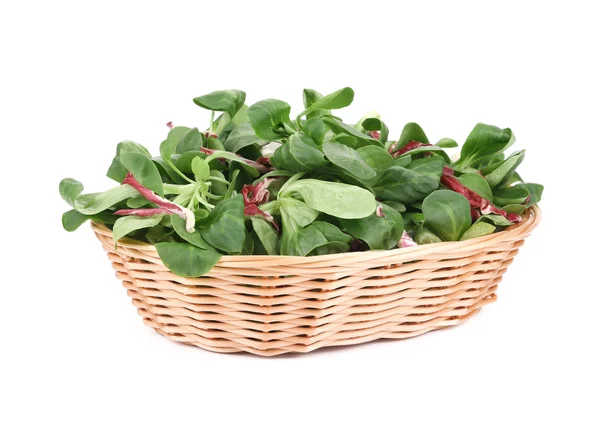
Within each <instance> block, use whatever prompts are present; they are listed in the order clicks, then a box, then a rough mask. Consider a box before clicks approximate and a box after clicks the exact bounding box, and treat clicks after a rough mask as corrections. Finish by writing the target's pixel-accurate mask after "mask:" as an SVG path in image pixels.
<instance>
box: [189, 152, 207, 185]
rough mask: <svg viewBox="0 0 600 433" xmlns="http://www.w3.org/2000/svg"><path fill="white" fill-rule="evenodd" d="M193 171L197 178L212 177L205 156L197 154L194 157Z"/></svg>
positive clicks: (205, 178)
mask: <svg viewBox="0 0 600 433" xmlns="http://www.w3.org/2000/svg"><path fill="white" fill-rule="evenodd" d="M192 172H193V173H194V176H196V180H207V179H208V178H209V177H210V166H209V165H208V162H206V161H205V160H204V159H203V158H201V157H199V156H196V157H194V159H192Z"/></svg>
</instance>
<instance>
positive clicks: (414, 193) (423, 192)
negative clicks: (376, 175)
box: [374, 165, 440, 204]
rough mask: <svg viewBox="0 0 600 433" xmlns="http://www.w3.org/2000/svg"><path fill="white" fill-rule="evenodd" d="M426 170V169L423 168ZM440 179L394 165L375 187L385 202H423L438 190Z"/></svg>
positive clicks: (376, 192) (378, 195) (377, 193)
mask: <svg viewBox="0 0 600 433" xmlns="http://www.w3.org/2000/svg"><path fill="white" fill-rule="evenodd" d="M423 169H425V167H423ZM439 185H440V183H439V178H438V179H436V178H435V177H433V176H432V175H431V174H429V173H428V174H423V173H419V172H417V171H414V170H410V169H408V168H405V167H399V166H396V165H392V166H391V167H390V168H388V169H387V170H386V171H385V172H384V173H383V175H382V176H381V178H380V179H379V182H377V184H376V185H375V187H374V190H375V194H376V195H377V197H379V198H381V199H383V200H392V201H398V202H400V203H405V204H408V203H412V202H414V201H417V200H421V199H422V198H424V197H426V196H427V195H428V194H430V193H432V192H433V191H435V190H436V189H438V187H439Z"/></svg>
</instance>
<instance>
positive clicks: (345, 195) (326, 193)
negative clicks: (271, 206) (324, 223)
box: [280, 179, 376, 219]
mask: <svg viewBox="0 0 600 433" xmlns="http://www.w3.org/2000/svg"><path fill="white" fill-rule="evenodd" d="M292 193H298V194H300V196H301V197H302V199H303V200H304V202H305V203H306V204H307V205H309V206H310V207H312V208H313V209H316V210H318V211H319V212H323V213H326V214H328V215H332V216H335V217H338V218H346V219H354V218H365V217H367V216H369V215H371V214H372V213H373V212H375V208H376V203H375V197H373V194H371V193H370V192H369V191H367V190H366V189H363V188H360V187H358V186H354V185H348V184H344V183H335V182H326V181H323V180H317V179H301V180H298V181H295V182H294V183H292V184H291V185H290V186H288V187H286V189H285V195H288V196H289V195H290V194H292ZM281 194H282V193H281V192H280V195H281Z"/></svg>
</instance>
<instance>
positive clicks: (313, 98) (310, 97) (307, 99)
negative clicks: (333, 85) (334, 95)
mask: <svg viewBox="0 0 600 433" xmlns="http://www.w3.org/2000/svg"><path fill="white" fill-rule="evenodd" d="M302 97H303V101H304V108H310V106H311V105H313V104H314V103H315V102H317V101H319V100H320V99H323V95H322V94H320V93H319V92H317V91H316V90H313V89H304V92H303V95H302ZM327 114H331V111H329V110H316V111H312V112H310V113H308V114H307V115H306V118H307V119H310V118H314V117H321V116H325V115H327Z"/></svg>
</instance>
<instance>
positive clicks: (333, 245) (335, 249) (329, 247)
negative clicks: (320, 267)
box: [307, 241, 350, 256]
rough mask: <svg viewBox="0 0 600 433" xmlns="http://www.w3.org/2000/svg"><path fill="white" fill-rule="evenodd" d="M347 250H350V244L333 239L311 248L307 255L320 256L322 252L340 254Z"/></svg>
mask: <svg viewBox="0 0 600 433" xmlns="http://www.w3.org/2000/svg"><path fill="white" fill-rule="evenodd" d="M348 250H350V245H348V244H346V243H344V242H337V241H333V242H327V243H326V244H323V245H319V246H318V247H315V248H313V249H312V250H311V251H309V253H308V254H307V255H309V256H322V255H324V254H340V253H346V252H348Z"/></svg>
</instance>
